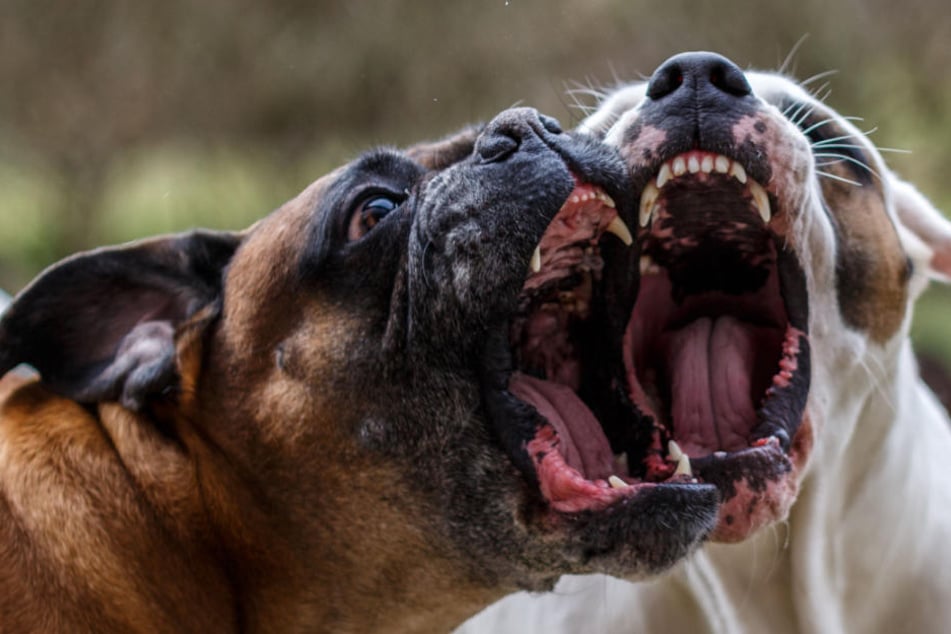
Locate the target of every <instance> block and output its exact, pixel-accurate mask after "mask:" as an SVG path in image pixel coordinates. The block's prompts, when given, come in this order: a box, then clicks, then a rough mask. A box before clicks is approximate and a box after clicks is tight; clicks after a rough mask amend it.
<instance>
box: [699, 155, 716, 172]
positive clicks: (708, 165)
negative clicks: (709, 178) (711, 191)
mask: <svg viewBox="0 0 951 634" xmlns="http://www.w3.org/2000/svg"><path fill="white" fill-rule="evenodd" d="M700 171H701V172H703V173H704V174H709V173H710V172H712V171H713V157H712V156H710V155H709V154H707V155H706V156H704V157H703V160H702V161H700Z"/></svg>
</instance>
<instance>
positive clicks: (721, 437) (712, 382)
mask: <svg viewBox="0 0 951 634" xmlns="http://www.w3.org/2000/svg"><path fill="white" fill-rule="evenodd" d="M759 330H764V329H760V328H757V327H755V326H752V325H751V324H747V323H744V322H741V321H739V320H737V319H735V318H733V317H729V316H724V317H719V318H717V319H716V320H712V319H710V318H708V317H704V318H702V319H698V320H696V321H694V322H691V323H690V324H689V325H687V326H686V327H684V328H682V329H681V330H678V331H676V332H675V333H674V334H673V335H672V336H671V337H670V339H669V340H668V342H667V346H668V348H667V350H668V354H667V359H669V363H670V366H669V368H668V371H669V372H670V373H671V374H670V391H671V415H672V417H673V421H674V436H675V437H676V439H677V442H678V443H679V444H680V446H681V448H682V449H683V450H684V451H685V452H687V453H688V454H689V455H691V456H703V455H706V454H708V453H711V452H713V451H718V450H724V451H736V450H739V449H743V448H745V447H746V446H747V445H748V444H749V441H748V436H749V432H750V429H751V428H752V426H753V424H754V423H755V420H756V411H755V409H754V405H753V400H752V396H751V395H752V390H751V386H750V382H751V380H752V377H751V374H752V368H753V367H754V365H755V361H756V346H757V345H759V344H758V342H759V336H758V335H759V333H758V331H759Z"/></svg>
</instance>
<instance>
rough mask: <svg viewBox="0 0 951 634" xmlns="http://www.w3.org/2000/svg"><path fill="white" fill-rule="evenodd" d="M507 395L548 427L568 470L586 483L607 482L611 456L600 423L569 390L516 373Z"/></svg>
mask: <svg viewBox="0 0 951 634" xmlns="http://www.w3.org/2000/svg"><path fill="white" fill-rule="evenodd" d="M509 391H510V392H511V393H512V394H514V395H515V396H517V397H518V398H520V399H521V400H523V401H525V402H526V403H529V404H531V405H532V406H533V407H534V408H535V409H536V410H538V413H539V414H541V415H542V416H543V417H545V419H546V420H548V422H549V423H551V424H552V426H553V427H554V428H555V431H556V432H558V439H559V441H560V445H559V451H560V453H561V454H562V456H564V458H565V462H567V463H568V465H569V466H571V467H574V468H575V469H577V470H578V471H580V472H581V474H582V475H584V477H585V478H587V479H588V480H596V479H599V478H600V479H607V478H608V477H609V476H610V475H611V474H612V473H613V472H614V469H613V467H614V454H613V453H612V452H611V446H610V445H609V444H608V439H607V438H606V437H605V436H604V432H602V431H601V425H600V423H598V421H597V419H596V418H595V417H594V414H592V413H591V410H589V409H588V407H587V406H586V405H585V404H584V403H583V402H582V401H581V399H579V398H578V396H577V395H576V394H575V393H574V391H572V390H571V388H569V387H566V386H564V385H559V384H558V383H553V382H551V381H543V380H542V379H536V378H535V377H533V376H528V375H527V374H522V373H520V372H516V373H515V374H513V375H512V378H511V380H510V381H509Z"/></svg>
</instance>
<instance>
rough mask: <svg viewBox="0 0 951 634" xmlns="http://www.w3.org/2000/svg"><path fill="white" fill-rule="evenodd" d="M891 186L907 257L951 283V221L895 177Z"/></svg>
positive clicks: (908, 184)
mask: <svg viewBox="0 0 951 634" xmlns="http://www.w3.org/2000/svg"><path fill="white" fill-rule="evenodd" d="M891 186H892V200H893V201H894V203H895V211H896V212H897V214H898V220H899V222H900V223H901V229H904V230H905V231H904V232H903V233H905V234H906V235H903V236H902V237H903V241H904V243H905V248H906V249H907V250H908V251H909V255H911V257H912V259H913V260H915V263H916V264H917V265H919V266H922V265H924V266H925V267H926V268H927V270H928V273H929V274H930V276H931V277H936V278H939V279H942V280H943V281H945V282H948V281H951V222H949V221H948V219H947V218H945V217H944V216H943V215H942V214H941V212H940V211H938V210H937V209H935V207H934V205H932V204H931V203H930V202H929V201H928V199H927V198H925V197H924V196H923V195H922V194H921V192H919V191H918V190H917V189H915V187H914V186H912V185H911V184H910V183H907V182H905V181H902V180H898V179H897V178H895V179H892V181H891ZM907 234H910V236H909V235H907ZM909 237H910V238H911V239H909Z"/></svg>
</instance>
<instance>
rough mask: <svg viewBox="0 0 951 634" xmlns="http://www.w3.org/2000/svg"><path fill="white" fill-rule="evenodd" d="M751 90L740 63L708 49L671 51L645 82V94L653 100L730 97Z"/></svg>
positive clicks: (738, 96) (728, 98) (745, 93)
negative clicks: (701, 50)
mask: <svg viewBox="0 0 951 634" xmlns="http://www.w3.org/2000/svg"><path fill="white" fill-rule="evenodd" d="M751 93H752V89H751V88H750V84H749V82H748V81H746V75H744V74H743V71H742V70H740V67H739V66H737V65H736V64H734V63H733V62H731V61H730V60H728V59H727V58H725V57H723V56H722V55H717V54H716V53H707V52H695V53H681V54H679V55H674V56H673V57H671V58H670V59H668V60H667V61H666V62H664V63H663V64H661V65H660V66H659V67H658V68H657V70H655V71H654V74H653V75H652V76H651V78H650V81H649V82H648V84H647V96H648V97H649V98H650V99H653V100H655V101H659V100H662V99H666V100H680V99H686V100H693V101H696V100H697V99H698V98H699V99H700V100H703V101H708V100H710V99H713V100H721V99H723V100H731V99H736V98H742V97H746V96H748V95H750V94H751Z"/></svg>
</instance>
